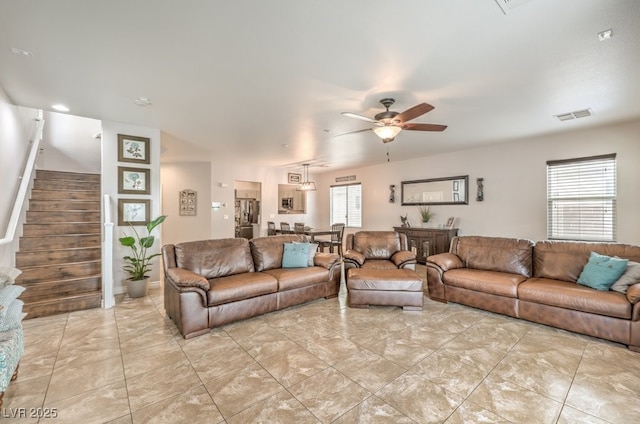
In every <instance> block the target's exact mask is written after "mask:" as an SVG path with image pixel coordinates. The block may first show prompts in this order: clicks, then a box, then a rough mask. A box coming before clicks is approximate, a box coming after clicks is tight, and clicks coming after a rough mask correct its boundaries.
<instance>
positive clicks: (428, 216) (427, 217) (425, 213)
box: [418, 206, 436, 227]
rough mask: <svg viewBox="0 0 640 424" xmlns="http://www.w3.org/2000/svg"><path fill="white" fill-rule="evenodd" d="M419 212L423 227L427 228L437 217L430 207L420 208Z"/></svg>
mask: <svg viewBox="0 0 640 424" xmlns="http://www.w3.org/2000/svg"><path fill="white" fill-rule="evenodd" d="M418 212H420V220H421V221H422V226H423V227H426V226H427V224H428V222H429V221H431V220H432V219H433V217H434V216H436V214H435V213H434V212H432V211H431V209H430V208H429V207H428V206H427V207H426V208H425V207H424V206H420V207H419V208H418Z"/></svg>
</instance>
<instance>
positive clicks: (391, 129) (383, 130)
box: [373, 125, 402, 141]
mask: <svg viewBox="0 0 640 424" xmlns="http://www.w3.org/2000/svg"><path fill="white" fill-rule="evenodd" d="M400 131H402V128H400V127H396V126H395V125H385V126H384V127H377V128H374V129H373V132H374V133H376V135H377V136H378V137H380V138H381V139H382V141H386V140H389V141H391V140H393V139H394V138H395V137H396V136H397V135H398V133H399V132H400Z"/></svg>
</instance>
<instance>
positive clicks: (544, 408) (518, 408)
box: [468, 376, 562, 424]
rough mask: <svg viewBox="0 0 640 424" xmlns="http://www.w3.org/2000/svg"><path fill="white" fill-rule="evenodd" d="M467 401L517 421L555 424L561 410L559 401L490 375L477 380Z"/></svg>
mask: <svg viewBox="0 0 640 424" xmlns="http://www.w3.org/2000/svg"><path fill="white" fill-rule="evenodd" d="M468 400H469V401H470V402H473V403H474V404H476V405H478V406H481V407H482V408H484V409H487V410H489V411H491V412H493V413H495V414H497V415H499V416H501V417H504V418H506V419H507V420H509V421H513V422H519V423H528V422H535V423H540V424H543V423H555V422H556V420H557V419H558V416H559V415H560V410H561V409H562V403H560V402H556V401H554V400H551V399H549V398H547V397H545V396H542V395H540V394H538V393H536V392H534V391H532V390H528V389H525V388H523V387H520V386H518V385H516V384H514V383H512V382H510V381H505V380H501V379H499V378H493V377H491V376H489V377H487V379H485V380H484V381H483V382H482V383H480V385H479V386H478V387H477V388H476V389H475V390H474V391H473V393H471V395H470V396H469V398H468Z"/></svg>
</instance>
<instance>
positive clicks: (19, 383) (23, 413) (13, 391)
mask: <svg viewBox="0 0 640 424" xmlns="http://www.w3.org/2000/svg"><path fill="white" fill-rule="evenodd" d="M20 368H21V371H20V372H23V371H22V366H20ZM48 384H49V376H45V377H39V378H31V379H27V380H23V379H22V378H21V376H20V373H19V374H18V379H17V380H15V381H12V382H11V383H10V384H9V387H7V390H6V391H5V393H4V398H3V404H2V408H0V417H1V418H2V423H3V424H5V423H20V424H23V423H37V422H38V417H30V412H31V411H33V410H36V409H37V408H40V407H41V406H42V404H43V403H44V397H45V394H46V392H47V386H48Z"/></svg>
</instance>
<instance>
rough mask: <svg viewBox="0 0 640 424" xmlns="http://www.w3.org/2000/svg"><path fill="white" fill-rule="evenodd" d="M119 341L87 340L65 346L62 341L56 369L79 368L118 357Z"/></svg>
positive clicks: (116, 339) (111, 339) (119, 353)
mask: <svg viewBox="0 0 640 424" xmlns="http://www.w3.org/2000/svg"><path fill="white" fill-rule="evenodd" d="M120 355H121V351H120V341H119V340H118V338H117V337H116V338H104V339H88V340H87V342H86V343H84V342H74V343H71V344H65V343H64V339H63V342H62V345H61V346H60V350H59V351H58V356H57V358H56V368H58V367H61V366H74V367H79V366H82V365H86V364H88V363H91V362H99V361H103V360H105V359H110V358H117V357H120Z"/></svg>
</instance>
